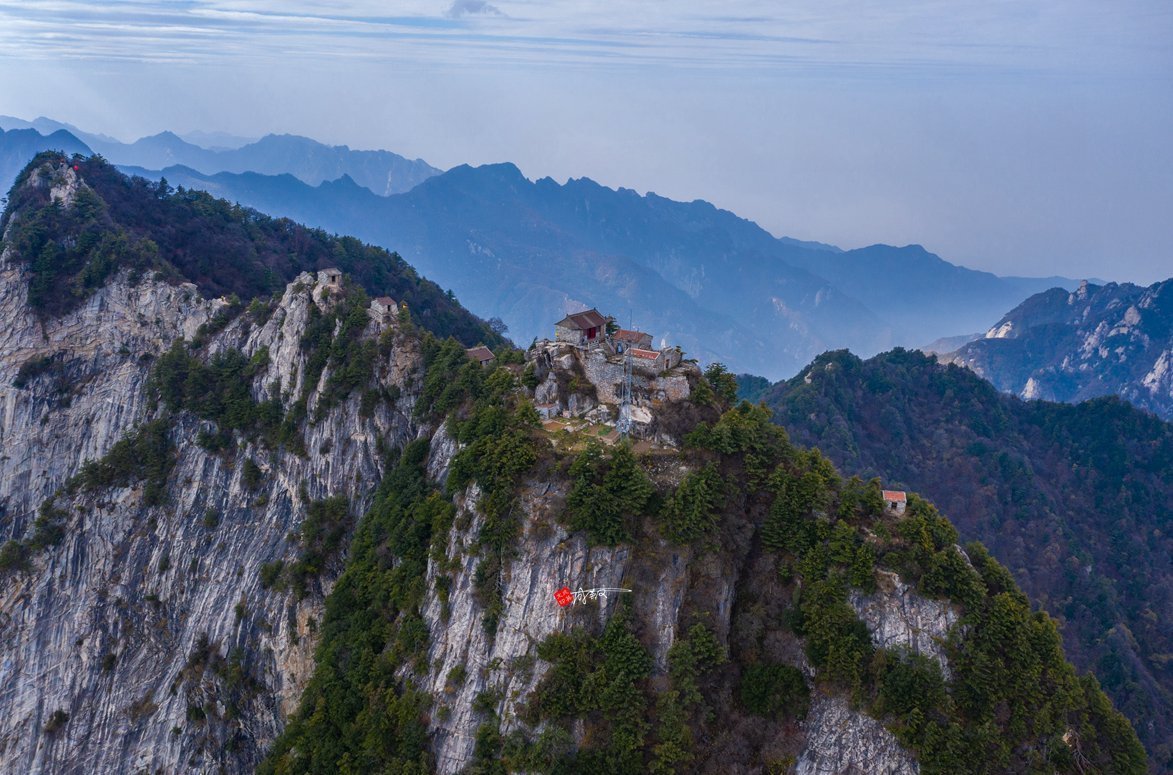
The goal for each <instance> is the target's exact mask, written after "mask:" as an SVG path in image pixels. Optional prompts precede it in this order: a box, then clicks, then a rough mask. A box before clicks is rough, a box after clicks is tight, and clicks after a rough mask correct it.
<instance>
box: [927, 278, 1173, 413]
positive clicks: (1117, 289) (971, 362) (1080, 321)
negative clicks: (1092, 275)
mask: <svg viewBox="0 0 1173 775" xmlns="http://www.w3.org/2000/svg"><path fill="white" fill-rule="evenodd" d="M943 359H944V360H946V361H948V362H951V363H956V364H959V365H962V366H965V367H967V368H969V369H972V370H973V371H974V372H975V373H977V374H979V375H981V376H982V377H985V378H986V379H988V380H990V382H992V383H993V384H994V385H995V386H996V387H997V388H998V389H999V390H1002V391H1005V392H1007V393H1013V394H1014V395H1017V396H1019V397H1021V398H1026V399H1037V398H1041V399H1047V400H1049V401H1064V402H1078V401H1083V400H1086V399H1088V398H1095V397H1097V396H1104V395H1117V396H1120V397H1122V398H1124V399H1126V400H1127V401H1129V402H1130V403H1132V404H1134V405H1135V406H1138V407H1140V408H1142V409H1146V410H1148V411H1150V412H1153V413H1154V414H1156V415H1158V416H1160V417H1162V418H1164V419H1166V420H1171V419H1173V280H1165V281H1163V282H1159V283H1154V284H1153V285H1150V286H1148V287H1147V288H1144V287H1141V286H1138V285H1133V284H1131V283H1119V284H1117V283H1108V284H1106V285H1091V284H1089V283H1086V282H1085V283H1083V284H1082V285H1080V287H1079V288H1078V289H1077V290H1076V291H1073V292H1070V293H1068V292H1067V291H1064V290H1062V289H1059V288H1055V289H1052V290H1049V291H1045V292H1043V293H1040V294H1036V295H1035V296H1032V297H1030V298H1029V299H1027V300H1026V301H1024V302H1023V303H1022V304H1020V305H1019V306H1017V307H1015V308H1014V309H1013V310H1011V311H1010V312H1008V313H1007V314H1006V315H1005V316H1003V317H1002V318H1001V319H1000V320H999V321H998V322H997V323H995V324H994V325H993V326H992V327H991V328H990V329H989V331H987V332H986V335H985V336H984V337H983V338H981V339H977V340H975V341H973V342H969V343H968V344H965V345H963V346H962V347H961V348H960V349H958V350H957V351H956V352H955V353H952V354H950V355H946V356H944V358H943Z"/></svg>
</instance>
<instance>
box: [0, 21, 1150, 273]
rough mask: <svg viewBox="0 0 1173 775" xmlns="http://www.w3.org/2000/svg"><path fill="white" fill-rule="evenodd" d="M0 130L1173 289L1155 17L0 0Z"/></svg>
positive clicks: (1002, 268) (1016, 270)
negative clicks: (651, 213)
mask: <svg viewBox="0 0 1173 775" xmlns="http://www.w3.org/2000/svg"><path fill="white" fill-rule="evenodd" d="M0 113H4V114H9V115H16V116H21V117H24V118H30V119H31V118H33V117H35V116H37V115H46V116H49V117H52V118H56V119H58V120H62V121H68V122H71V123H74V124H77V125H78V126H80V127H82V128H83V129H86V130H88V131H97V132H104V133H107V134H110V135H113V136H115V137H118V138H120V139H134V138H136V137H138V136H141V135H144V134H152V133H155V132H158V131H161V130H163V129H172V130H176V131H179V132H181V133H182V132H186V131H191V130H196V129H202V130H222V131H227V132H232V133H236V134H241V135H249V136H256V135H260V134H264V133H267V132H288V133H296V134H304V135H308V136H311V137H314V138H316V139H319V140H322V141H325V142H331V143H340V144H341V143H345V144H347V145H350V146H351V147H356V148H387V149H390V150H394V151H396V152H398V153H402V154H404V155H407V156H412V157H415V156H419V157H422V158H424V159H425V160H427V161H429V162H430V163H432V164H434V165H436V166H440V167H449V166H452V165H455V164H459V163H463V162H467V163H471V164H481V163H486V162H494V161H504V160H509V161H513V162H516V163H517V164H518V166H519V167H521V169H522V171H523V172H525V173H526V174H527V175H528V176H530V177H532V178H536V177H541V176H545V175H550V176H552V177H554V178H556V179H559V180H564V179H565V178H567V177H580V176H589V177H592V178H594V179H596V180H598V181H599V182H601V183H604V184H606V185H610V186H614V187H618V186H626V187H628V188H634V189H637V190H639V191H649V190H650V191H656V192H657V193H659V194H662V195H664V196H670V197H673V198H676V199H686V200H687V199H693V198H704V199H708V200H710V201H712V202H714V203H715V204H717V205H718V206H721V207H725V208H728V209H731V210H733V211H735V212H737V213H739V214H741V215H744V216H746V217H749V218H752V219H754V220H756V221H758V222H759V223H761V224H762V225H763V226H765V227H766V228H767V229H769V230H770V231H772V232H773V233H775V234H778V235H789V236H793V237H798V238H802V239H817V240H822V241H826V242H833V243H835V244H838V245H841V246H844V247H856V246H860V245H866V244H870V243H873V242H887V243H892V244H906V243H910V242H918V243H921V244H923V245H925V246H926V247H927V248H929V249H930V250H933V251H935V252H937V253H940V254H941V255H942V256H944V257H945V258H947V259H949V260H952V261H954V262H957V263H962V264H966V265H968V266H973V267H977V268H983V269H989V270H991V271H996V272H999V273H1003V274H1052V273H1056V274H1065V275H1069V276H1075V277H1081V276H1089V275H1090V276H1100V277H1105V278H1108V279H1119V280H1131V281H1139V282H1151V281H1153V280H1156V279H1160V278H1164V277H1168V276H1171V275H1173V250H1171V248H1170V246H1171V244H1173V0H1114V1H1112V2H1109V1H1108V0H1095V1H1094V2H1092V1H1089V0H979V1H976V2H970V1H968V0H953V1H950V0H937V1H934V0H922V1H921V2H909V1H908V0H869V1H863V2H841V1H837V0H791V2H781V1H779V0H773V1H772V2H766V1H765V0H725V1H724V2H708V3H702V2H699V1H698V0H675V1H674V2H667V1H666V0H542V2H537V0H492V2H486V1H485V0H437V1H436V2H433V1H431V0H408V1H407V2H389V1H388V0H380V1H377V2H376V1H375V0H328V1H326V2H318V3H309V2H302V1H301V0H282V1H281V2H277V1H276V0H167V1H164V0H153V1H152V0H104V2H101V3H88V2H76V1H75V0H18V1H16V2H6V1H5V0H0Z"/></svg>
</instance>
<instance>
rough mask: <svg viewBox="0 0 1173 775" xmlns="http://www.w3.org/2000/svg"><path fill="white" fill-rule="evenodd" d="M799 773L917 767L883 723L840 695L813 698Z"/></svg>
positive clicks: (877, 773) (873, 772)
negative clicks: (805, 746)
mask: <svg viewBox="0 0 1173 775" xmlns="http://www.w3.org/2000/svg"><path fill="white" fill-rule="evenodd" d="M805 726H806V733H807V748H806V750H805V751H803V753H802V756H801V758H799V760H798V768H797V773H798V775H849V774H853V773H865V772H866V773H868V775H916V773H919V772H920V766H919V765H918V764H917V763H916V759H915V758H913V756H912V754H910V753H909V752H908V751H906V750H905V749H904V748H902V747H901V745H900V743H898V742H897V741H896V738H895V737H894V736H893V735H892V733H891V732H889V731H888V730H887V729H885V728H884V726H883V725H882V724H881V723H880V722H878V721H876V720H875V719H873V718H870V717H869V716H865V715H864V714H863V713H860V712H859V711H855V710H852V709H851V708H850V707H849V706H848V705H847V701H846V700H844V699H843V698H842V697H823V696H820V697H818V698H815V699H814V702H812V704H811V710H810V715H809V716H808V717H807V720H806V724H805Z"/></svg>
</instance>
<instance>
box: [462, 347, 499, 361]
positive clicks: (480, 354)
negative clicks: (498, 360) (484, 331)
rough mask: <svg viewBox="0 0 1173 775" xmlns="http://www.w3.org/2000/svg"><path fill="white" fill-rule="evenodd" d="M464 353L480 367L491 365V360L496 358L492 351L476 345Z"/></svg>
mask: <svg viewBox="0 0 1173 775" xmlns="http://www.w3.org/2000/svg"><path fill="white" fill-rule="evenodd" d="M465 352H466V353H467V354H468V357H469V358H472V359H473V360H474V361H476V362H477V363H479V364H480V365H482V366H489V365H491V364H492V363H493V359H494V358H495V357H496V356H494V355H493V351H492V350H490V349H489V348H488V347H485V346H484V345H483V344H478V345H477V346H476V347H470V348H469V349H467V350H465Z"/></svg>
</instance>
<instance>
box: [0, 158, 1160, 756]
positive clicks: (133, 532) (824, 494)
mask: <svg viewBox="0 0 1173 775" xmlns="http://www.w3.org/2000/svg"><path fill="white" fill-rule="evenodd" d="M74 166H77V168H78V169H76V170H75V169H73V167H74ZM91 176H92V182H91ZM118 185H123V186H125V187H124V188H119V187H118ZM152 190H153V191H154V198H155V202H159V203H162V205H159V204H155V203H154V202H151V201H147V200H146V199H144V198H143V197H141V196H139V192H141V191H152ZM119 191H123V192H124V193H125V197H123V198H120V197H118V196H117V195H116V194H117V192H119ZM99 193H101V194H102V195H101V196H99ZM13 201H14V202H15V203H16V204H15V205H13V206H10V208H9V210H8V211H7V213H6V216H5V221H4V223H5V231H4V242H3V248H2V249H0V313H2V314H3V316H4V319H5V320H6V321H7V323H8V325H7V326H6V327H5V329H4V331H3V333H2V335H0V405H2V406H3V407H4V415H3V416H4V425H3V428H2V429H0V430H2V433H0V467H2V468H0V505H2V506H3V509H2V510H0V541H4V543H3V544H0V574H2V575H3V584H0V625H2V626H0V686H2V687H3V688H2V689H0V770H4V771H8V770H12V771H18V772H31V773H56V772H73V771H83V772H134V771H139V770H146V771H152V772H153V771H159V770H162V771H168V772H176V771H200V772H202V771H223V772H232V773H236V772H252V771H257V770H259V771H261V772H274V773H285V772H299V773H300V772H313V773H319V772H320V773H335V772H348V771H349V772H397V773H411V772H421V773H422V772H441V773H446V774H448V773H457V772H462V771H463V772H502V771H510V770H512V771H529V772H547V773H553V772H582V773H596V772H612V773H643V772H648V771H652V772H706V773H759V772H766V771H780V770H781V771H785V770H787V769H790V768H794V769H796V770H797V771H798V772H801V773H823V772H843V771H853V770H860V769H865V770H877V771H886V772H891V773H902V774H905V773H907V774H909V775H911V773H916V772H924V773H955V772H959V771H966V772H1004V771H1032V770H1035V771H1037V770H1045V771H1048V772H1063V773H1080V772H1087V771H1089V769H1091V768H1094V769H1095V770H1098V771H1101V772H1109V771H1111V772H1123V773H1136V772H1143V770H1144V767H1145V760H1144V753H1143V750H1142V749H1141V747H1140V744H1139V742H1138V741H1137V739H1136V736H1135V734H1134V732H1133V731H1132V729H1131V728H1130V727H1129V725H1128V723H1127V721H1126V720H1125V719H1124V717H1123V716H1121V715H1120V714H1119V713H1118V712H1117V711H1116V710H1115V709H1113V708H1112V706H1111V703H1110V702H1109V701H1108V699H1107V698H1106V697H1105V695H1104V694H1103V693H1102V692H1101V690H1100V689H1099V687H1098V686H1097V684H1096V682H1095V680H1094V679H1093V678H1091V677H1089V676H1082V677H1081V676H1078V675H1077V674H1076V672H1075V670H1074V669H1073V668H1072V667H1071V666H1070V665H1069V664H1068V663H1067V662H1066V661H1065V658H1064V655H1063V651H1062V649H1061V646H1060V640H1059V635H1058V633H1057V631H1056V629H1055V626H1054V624H1053V623H1052V622H1051V621H1050V620H1049V619H1048V618H1047V617H1046V616H1045V615H1044V614H1039V613H1032V612H1031V611H1030V608H1029V605H1028V603H1027V599H1026V597H1025V596H1024V595H1022V593H1021V592H1019V591H1018V589H1017V588H1016V587H1015V584H1014V582H1013V580H1012V579H1011V577H1010V575H1009V574H1008V573H1007V571H1006V570H1005V569H1004V568H1002V567H1001V566H1000V565H998V563H996V562H995V561H993V560H992V559H991V558H990V556H989V555H988V554H987V552H986V551H985V550H984V549H983V548H982V547H981V546H980V545H977V544H968V545H966V546H965V547H964V548H962V547H960V546H959V545H958V544H957V541H958V536H957V533H956V531H955V530H954V529H953V528H952V526H951V525H950V524H949V522H948V521H947V520H946V519H945V518H944V517H942V516H941V515H940V514H938V513H937V511H936V509H935V508H934V507H933V506H932V505H930V504H929V503H928V502H926V501H924V500H921V499H919V498H917V497H916V496H915V495H913V496H912V497H910V500H909V505H908V510H907V512H906V513H904V514H899V515H898V514H892V513H889V512H888V511H887V510H886V509H885V507H884V504H883V502H882V500H881V498H880V491H879V487H878V485H877V484H876V483H866V482H863V481H861V480H858V479H844V478H843V477H841V476H839V475H838V474H837V473H836V472H835V470H834V468H833V467H832V466H831V464H830V463H829V462H828V460H827V459H826V458H824V457H823V456H822V455H821V454H819V453H818V452H814V451H808V450H805V449H802V448H800V447H798V446H795V445H794V444H792V443H791V442H790V441H789V440H788V438H787V437H786V434H785V433H784V432H783V431H782V430H781V429H779V428H778V427H777V426H775V425H773V424H772V423H771V422H770V418H769V415H768V413H767V412H765V411H763V410H761V409H759V408H755V407H753V406H751V405H749V404H740V405H738V406H733V405H732V403H733V395H732V394H733V392H734V390H735V387H736V385H735V383H734V382H733V380H732V379H731V378H730V377H729V375H728V374H725V373H722V372H721V371H720V370H719V369H713V370H710V371H709V372H708V375H709V378H705V377H702V376H701V373H700V370H699V369H696V368H695V367H693V368H691V369H688V370H685V371H683V372H681V374H680V375H678V376H679V377H680V380H681V381H683V384H680V385H678V387H679V390H678V391H677V392H676V393H675V394H674V395H673V396H672V397H668V396H665V397H663V398H661V399H656V400H652V399H651V398H649V399H647V400H646V401H645V403H644V404H641V406H640V407H639V408H640V409H643V410H646V411H647V412H649V413H654V414H655V419H656V420H657V421H658V422H659V423H660V424H661V425H662V426H663V427H664V428H666V429H669V430H670V432H671V433H670V435H671V436H672V437H673V438H675V439H678V440H679V441H678V443H673V444H669V443H666V442H664V441H662V440H660V438H659V437H656V438H653V439H651V440H645V443H644V444H641V445H640V447H638V452H637V451H636V450H637V448H633V447H632V446H629V445H627V444H623V443H619V444H616V445H613V446H603V445H601V444H599V443H598V441H597V440H598V439H600V438H602V437H601V436H600V434H599V433H598V429H597V428H596V427H595V426H594V425H590V426H588V427H580V430H570V431H555V430H549V429H547V428H546V427H545V426H543V425H542V424H541V423H540V422H539V415H538V413H537V411H536V409H535V407H534V404H533V401H534V399H535V397H536V391H537V389H538V388H540V387H543V386H546V387H543V389H546V388H548V389H550V390H553V391H555V392H556V393H558V394H559V395H558V398H559V401H560V402H562V403H561V404H560V405H567V406H569V403H570V402H569V398H570V397H573V398H575V400H576V402H577V403H579V404H583V403H587V404H591V403H592V402H593V403H595V404H597V403H598V402H599V401H600V400H601V398H600V396H601V395H602V393H603V391H601V390H598V389H597V388H595V387H594V386H593V383H591V382H590V375H589V374H586V373H583V372H582V371H581V370H577V369H576V367H575V366H574V363H575V362H576V361H575V360H574V358H573V357H571V358H570V359H569V361H567V362H563V360H562V359H560V358H559V359H551V360H549V361H542V360H540V359H539V357H538V350H537V349H536V348H535V349H534V350H533V351H531V352H530V353H529V354H524V353H522V352H520V351H516V350H510V349H509V348H508V346H506V345H499V346H498V351H497V356H498V357H497V363H496V365H495V366H494V367H492V368H485V367H482V366H481V365H480V364H479V363H477V362H475V361H473V360H471V359H470V358H469V357H468V356H467V354H466V352H465V347H464V345H463V344H462V343H460V342H458V341H456V340H454V339H451V338H449V339H441V338H440V337H438V336H436V335H435V334H434V333H433V332H432V331H430V330H428V329H427V328H425V327H424V326H422V325H420V324H419V322H417V320H418V319H417V313H418V318H423V317H425V316H426V315H427V313H428V311H429V307H428V306H427V303H426V301H427V300H428V299H429V298H430V297H429V296H427V295H426V291H425V290H420V284H412V283H409V282H408V281H409V280H410V278H405V277H404V276H403V275H404V270H402V268H401V267H399V265H398V264H396V263H395V262H393V261H388V257H387V256H386V255H385V254H378V256H379V257H380V258H381V259H382V260H383V261H384V262H386V263H387V267H385V271H386V273H387V274H386V275H385V276H386V282H387V283H395V282H402V283H404V285H403V286H402V287H403V288H404V289H405V293H404V294H403V295H405V296H407V295H408V294H410V293H411V292H413V290H414V291H416V292H418V294H419V295H418V296H416V297H414V298H415V299H416V301H415V302H414V306H409V308H408V309H405V310H404V309H401V310H399V311H397V312H395V313H394V314H388V313H387V312H386V311H385V310H383V309H382V308H381V307H380V306H378V305H377V304H375V305H373V304H372V303H371V302H370V300H369V299H368V297H367V295H366V292H365V291H364V290H363V287H362V286H361V285H359V284H358V283H357V282H356V281H354V280H351V279H349V278H345V277H344V278H339V279H334V278H332V277H330V276H328V275H326V276H323V275H321V274H313V273H310V272H308V271H307V272H303V273H301V274H296V275H293V276H291V277H289V278H288V282H287V283H286V284H285V285H284V286H283V287H281V288H280V289H278V291H277V292H275V293H273V294H272V295H271V296H265V295H256V296H254V297H253V301H252V302H250V303H249V304H248V305H247V306H245V305H243V304H236V303H234V302H233V301H231V299H230V297H217V298H206V297H205V296H204V295H203V294H202V293H201V288H200V287H199V286H198V285H197V284H196V282H193V280H194V281H198V282H199V283H201V284H202V285H203V286H204V288H205V289H208V288H223V289H225V290H228V289H231V288H234V287H238V288H240V289H241V290H246V289H250V288H254V287H268V286H266V285H265V283H267V282H271V280H269V278H268V275H267V274H266V272H265V271H264V270H266V269H267V270H269V271H271V272H272V273H274V274H278V273H280V272H281V271H283V269H284V268H285V267H287V266H289V265H291V264H296V263H298V262H299V261H304V260H306V259H305V258H304V254H303V253H302V252H299V251H293V255H292V256H289V255H288V254H286V253H284V252H279V251H278V250H277V248H276V246H277V245H285V246H286V247H287V248H288V247H289V243H283V242H281V241H280V239H281V237H280V235H281V234H285V235H293V236H299V235H300V237H302V238H305V239H306V240H307V241H308V242H309V244H310V245H311V247H309V248H306V251H308V252H309V254H310V255H315V254H314V253H313V251H314V250H316V249H317V248H314V247H312V246H313V245H315V244H317V243H316V239H317V237H315V236H314V235H312V234H309V235H306V234H305V232H304V231H299V229H298V227H296V226H294V225H293V224H291V223H288V222H272V221H269V220H268V219H264V218H260V217H258V216H257V215H256V214H255V213H250V212H248V211H242V210H236V209H234V208H231V207H229V206H228V205H225V204H224V203H222V202H217V201H215V200H211V199H208V198H203V197H202V196H197V197H195V198H193V199H190V200H187V199H184V198H183V195H180V194H173V193H170V192H169V191H167V190H166V189H160V188H154V187H144V185H143V184H139V183H134V182H127V181H122V182H121V183H120V182H119V180H118V179H117V178H114V177H111V176H110V175H109V170H108V167H106V166H104V165H102V164H100V163H93V165H92V166H87V164H86V163H83V162H82V161H80V160H68V161H65V160H62V159H61V158H60V157H52V156H49V157H43V158H41V159H39V160H38V162H37V163H36V165H35V166H34V167H32V168H30V169H29V170H27V171H26V173H25V174H24V175H23V176H22V179H21V183H20V188H19V189H18V191H17V192H16V195H15V196H14V198H13ZM131 202H138V203H139V204H138V207H137V208H135V207H132V206H131V205H130V204H129V203H131ZM115 214H117V217H115ZM199 218H208V219H209V221H210V222H209V224H208V228H207V231H208V233H209V234H210V235H212V236H213V237H216V239H212V240H210V241H209V242H207V243H205V242H202V241H201V238H202V237H203V235H204V230H203V229H200V230H194V231H191V232H188V233H189V234H190V239H187V240H184V239H180V238H179V237H178V236H177V235H178V234H180V233H181V232H182V229H183V228H192V226H191V224H192V222H193V220H198V219H199ZM153 219H157V220H153ZM172 219H174V220H172ZM185 219H186V220H185ZM221 221H222V222H221ZM148 224H149V231H147V229H148ZM185 224H186V225H185ZM229 226H230V227H232V228H228V227H229ZM274 231H276V232H278V234H274ZM148 233H149V234H154V235H158V236H159V238H160V241H159V242H156V241H155V240H154V238H153V237H151V238H148V237H147V236H146V235H147V234H148ZM241 234H243V235H248V236H250V239H249V240H247V241H246V242H245V243H243V244H244V245H245V246H248V245H251V246H252V248H253V249H254V250H255V251H256V253H255V255H254V253H253V252H251V251H250V250H248V249H247V248H246V247H243V248H242V247H241V246H240V245H238V244H237V242H236V240H235V239H228V237H232V236H233V235H241ZM226 235H227V236H226ZM221 239H222V240H223V241H222V242H221V241H217V240H221ZM290 239H292V237H290ZM321 240H323V241H324V244H326V245H328V246H330V248H331V251H330V254H331V255H332V256H334V255H335V254H336V253H337V254H339V256H341V257H342V258H345V257H347V251H348V249H347V248H346V247H345V245H344V244H343V241H342V240H331V239H329V238H326V237H324V236H323V237H321ZM221 244H223V245H224V246H225V249H224V250H223V251H221V250H219V249H213V248H210V247H207V245H211V246H213V247H215V246H218V245H221ZM31 246H35V247H37V250H35V251H34V250H31V249H30V247H31ZM334 248H337V250H334ZM363 255H366V254H365V253H364V254H363ZM46 256H47V257H48V259H45V258H44V257H46ZM335 257H338V256H335ZM351 257H352V258H353V256H351ZM49 259H52V260H49ZM38 262H40V263H38ZM226 262H231V264H227V263H226ZM222 263H225V265H224V266H221V264H222ZM354 266H355V267H357V269H358V270H359V271H363V270H367V271H371V272H373V271H374V270H373V269H371V268H370V267H369V266H368V265H367V264H365V263H363V261H361V260H357V259H356V260H355V261H354ZM193 267H194V269H193ZM262 267H263V269H262ZM221 269H223V270H224V273H223V278H224V279H218V278H220V277H221V273H220V270H221ZM184 272H187V273H189V274H191V275H192V279H191V280H184V279H183V278H184V276H185V275H184ZM373 276H374V277H376V278H377V277H382V276H383V275H379V274H374V275H373ZM371 282H373V280H372V281H371ZM216 283H220V284H221V285H216ZM212 292H215V291H212ZM258 293H259V291H258ZM33 300H36V302H37V303H36V304H33V303H32V302H33ZM448 309H449V310H450V312H451V317H450V318H447V319H449V320H451V321H452V325H453V327H454V328H456V327H458V326H467V327H469V330H473V331H476V330H478V328H477V321H476V319H475V318H473V317H472V316H471V315H470V314H469V313H466V312H464V311H463V310H461V308H460V307H459V306H457V305H455V304H453V305H452V306H451V307H450V308H448ZM440 319H441V320H444V319H445V318H440ZM432 324H433V325H435V324H436V318H435V317H433V322H432ZM564 399H565V401H564ZM595 409H597V410H598V411H595V410H592V417H594V418H595V419H594V421H593V422H599V423H603V422H613V421H614V414H613V411H614V407H613V406H609V405H599V406H595ZM563 586H565V587H567V588H570V589H572V590H579V589H581V590H582V592H581V593H580V594H579V595H578V596H577V600H576V601H575V600H573V598H574V597H575V595H574V594H573V593H571V597H572V600H567V599H565V597H562V602H563V603H566V604H565V605H561V604H560V603H559V602H558V597H556V595H558V596H562V595H565V594H566V592H568V591H569V590H561V589H560V587H563ZM600 588H603V589H605V590H606V592H607V594H606V595H605V596H599V595H598V594H597V590H598V589H600ZM587 590H595V592H594V593H591V592H588V591H587Z"/></svg>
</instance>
